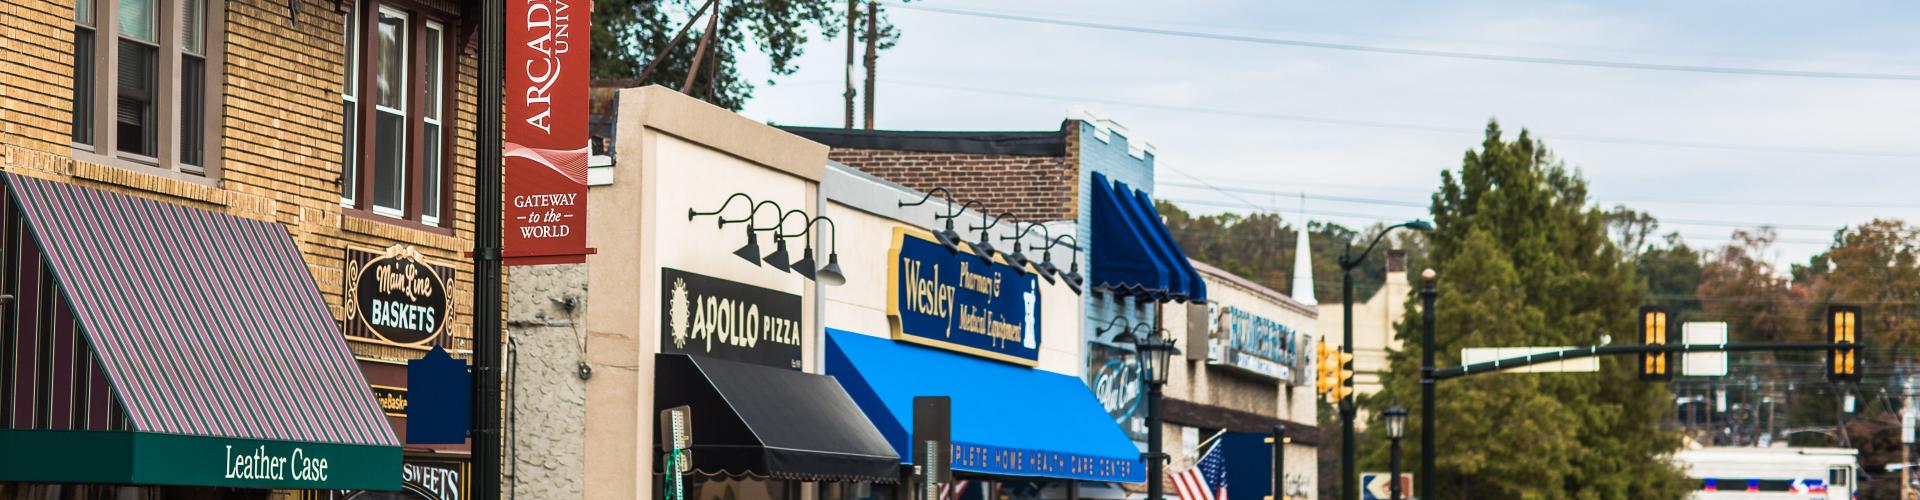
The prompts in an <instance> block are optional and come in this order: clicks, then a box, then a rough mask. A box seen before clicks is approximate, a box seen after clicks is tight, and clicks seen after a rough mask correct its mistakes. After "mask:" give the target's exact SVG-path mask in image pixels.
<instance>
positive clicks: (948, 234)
mask: <svg viewBox="0 0 1920 500" xmlns="http://www.w3.org/2000/svg"><path fill="white" fill-rule="evenodd" d="M934 193H940V194H944V195H946V199H948V200H952V199H953V192H952V191H948V190H947V188H942V187H936V188H933V189H929V190H927V194H926V195H924V196H921V197H920V199H919V200H915V201H911V202H908V201H902V202H900V206H901V207H912V206H919V205H925V204H926V203H927V200H931V199H933V195H934ZM948 208H949V209H950V210H948V211H947V213H944V214H940V215H935V216H933V218H934V220H940V219H946V220H947V228H946V229H942V230H939V231H934V232H933V239H934V240H936V241H939V242H940V246H942V247H946V249H947V251H948V252H952V253H954V254H958V253H960V245H961V244H962V243H964V241H963V240H961V239H960V233H959V232H956V231H954V230H953V219H954V218H955V217H959V216H960V213H961V212H964V211H966V206H965V205H959V206H957V207H956V206H954V205H952V202H948Z"/></svg>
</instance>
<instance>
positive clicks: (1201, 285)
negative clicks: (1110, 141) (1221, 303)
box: [1121, 184, 1207, 302]
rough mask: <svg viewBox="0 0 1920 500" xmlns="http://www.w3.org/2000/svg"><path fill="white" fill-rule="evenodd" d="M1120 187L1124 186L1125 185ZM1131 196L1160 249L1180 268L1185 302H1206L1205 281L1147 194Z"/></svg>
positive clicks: (1136, 192) (1136, 191) (1135, 193)
mask: <svg viewBox="0 0 1920 500" xmlns="http://www.w3.org/2000/svg"><path fill="white" fill-rule="evenodd" d="M1121 185H1122V186H1124V185H1125V184H1121ZM1133 196H1134V199H1135V200H1137V201H1139V202H1140V203H1139V206H1140V208H1141V209H1143V210H1146V217H1147V220H1148V221H1151V224H1148V226H1149V227H1152V228H1153V229H1154V232H1155V233H1157V234H1159V235H1160V243H1161V245H1160V246H1161V248H1163V249H1166V251H1167V252H1168V255H1170V256H1171V257H1172V260H1173V263H1174V264H1175V266H1176V267H1178V268H1180V269H1179V271H1178V272H1179V274H1183V275H1185V276H1186V278H1187V288H1186V290H1187V301H1188V302H1206V301H1207V282H1206V280H1202V279H1200V271H1199V270H1197V269H1194V268H1193V262H1191V261H1188V260H1187V252H1185V251H1182V250H1180V244H1179V243H1178V242H1175V241H1174V240H1173V232H1172V231H1168V230H1167V223H1166V222H1164V219H1161V218H1160V210H1159V209H1156V208H1153V198H1148V197H1147V193H1145V192H1142V191H1139V190H1135V191H1134V192H1133Z"/></svg>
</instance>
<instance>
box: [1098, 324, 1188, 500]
mask: <svg viewBox="0 0 1920 500" xmlns="http://www.w3.org/2000/svg"><path fill="white" fill-rule="evenodd" d="M1140 327H1146V328H1148V329H1149V330H1151V328H1152V325H1147V324H1139V325H1136V327H1135V328H1133V329H1139V328H1140ZM1165 331H1166V330H1159V331H1149V332H1147V333H1146V334H1145V335H1134V334H1133V332H1131V331H1128V332H1126V333H1122V334H1120V335H1119V336H1116V337H1114V339H1113V340H1114V342H1132V343H1133V349H1134V353H1135V355H1137V356H1139V357H1140V363H1141V365H1142V367H1144V368H1145V370H1144V371H1146V373H1145V378H1144V379H1143V380H1141V382H1143V383H1145V384H1147V454H1146V457H1145V458H1146V459H1147V500H1161V499H1162V498H1163V496H1164V494H1165V492H1166V486H1165V484H1163V481H1164V480H1163V479H1162V478H1163V476H1165V475H1166V474H1165V467H1166V464H1167V454H1166V452H1165V451H1164V448H1163V447H1162V446H1161V443H1160V441H1161V438H1160V432H1161V430H1160V427H1161V425H1160V418H1161V417H1160V398H1161V393H1160V388H1161V387H1163V386H1166V385H1167V374H1168V373H1169V368H1168V365H1170V364H1171V363H1172V362H1173V355H1175V354H1179V353H1180V349H1179V348H1177V347H1174V345H1173V340H1171V339H1168V338H1166V337H1165V336H1163V335H1161V333H1163V332H1165Z"/></svg>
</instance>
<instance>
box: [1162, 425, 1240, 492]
mask: <svg viewBox="0 0 1920 500" xmlns="http://www.w3.org/2000/svg"><path fill="white" fill-rule="evenodd" d="M1167 479H1168V480H1169V481H1171V482H1172V483H1173V489H1174V491H1175V492H1176V493H1179V494H1180V499H1181V500H1227V466H1226V458H1225V457H1224V456H1223V455H1222V454H1221V453H1220V441H1219V440H1217V439H1216V440H1214V442H1213V445H1212V446H1209V447H1207V452H1206V453H1203V454H1201V455H1200V461H1198V462H1195V463H1194V464H1193V467H1191V468H1188V469H1187V470H1185V471H1181V472H1180V473H1178V474H1168V475H1167Z"/></svg>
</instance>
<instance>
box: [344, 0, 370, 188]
mask: <svg viewBox="0 0 1920 500" xmlns="http://www.w3.org/2000/svg"><path fill="white" fill-rule="evenodd" d="M349 2H351V3H352V4H353V7H352V8H351V9H348V12H347V19H346V42H347V43H346V49H347V54H346V56H347V57H346V63H347V71H346V87H344V88H342V89H341V90H340V101H341V102H343V103H345V104H351V105H352V106H351V107H350V108H349V109H352V111H348V112H347V115H346V116H343V117H340V120H341V122H340V123H341V125H342V127H341V128H342V130H341V131H342V132H346V133H351V134H353V135H356V136H358V135H362V134H361V133H360V131H361V130H363V129H364V128H365V127H366V124H364V123H360V92H359V90H360V71H361V70H362V66H364V65H363V64H362V63H363V62H365V61H361V60H360V54H361V53H360V38H361V35H363V34H364V33H362V32H361V30H360V1H359V0H349ZM348 123H352V124H353V130H352V131H351V132H347V131H346V130H345V125H346V124H348ZM340 142H341V144H342V146H343V147H341V148H340V151H341V154H340V182H341V183H343V184H345V185H344V186H342V188H343V189H342V191H344V192H345V193H344V194H342V195H340V206H342V207H347V208H353V207H354V206H357V203H356V202H357V201H359V200H358V199H356V196H357V195H358V194H359V193H360V158H359V157H360V148H362V147H365V146H364V145H362V144H360V143H361V141H360V140H359V138H358V137H355V138H354V141H353V147H352V148H347V147H344V146H345V143H346V138H345V137H342V138H341V141H340Z"/></svg>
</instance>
